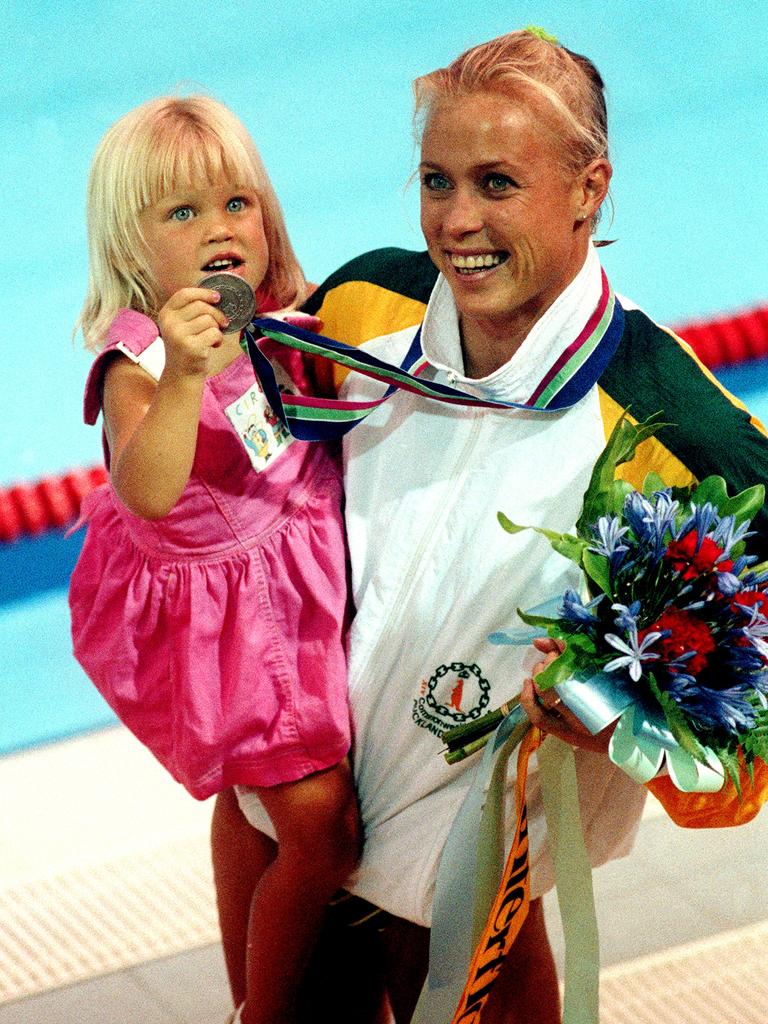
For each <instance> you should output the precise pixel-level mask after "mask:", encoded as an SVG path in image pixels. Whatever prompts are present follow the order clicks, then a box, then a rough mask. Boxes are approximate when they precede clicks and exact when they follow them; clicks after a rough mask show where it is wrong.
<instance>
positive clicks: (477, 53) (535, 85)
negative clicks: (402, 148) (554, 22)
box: [413, 29, 608, 171]
mask: <svg viewBox="0 0 768 1024" xmlns="http://www.w3.org/2000/svg"><path fill="white" fill-rule="evenodd" d="M542 36H543V37H542ZM604 88H605V87H604V84H603V79H602V78H601V76H600V73H599V71H598V70H597V68H596V67H595V66H594V64H593V63H592V61H590V60H589V59H588V58H586V57H582V56H581V55H580V54H578V53H572V52H571V51H570V50H567V49H566V48H565V47H564V46H560V45H558V43H557V42H556V41H554V40H553V39H552V38H551V37H547V36H546V34H545V33H541V34H539V32H536V31H531V30H529V29H524V30H522V31H519V32H509V33H508V34H507V35H504V36H499V37H498V38H497V39H491V40H490V42H487V43H481V44H480V45H479V46H475V47H473V48H472V49H471V50H467V51H466V52H465V53H463V54H461V56H460V57H457V58H456V60H454V61H453V62H452V63H451V64H449V65H448V67H445V68H438V69H437V70H436V71H432V72H431V73H430V74H428V75H422V76H421V77H420V78H417V79H416V81H415V82H414V83H413V89H414V94H415V99H416V109H415V123H416V128H417V133H420V132H421V130H422V128H423V124H424V121H425V120H426V118H427V117H428V116H429V111H430V109H431V107H432V105H433V104H434V103H436V102H437V101H439V100H441V99H446V98H452V97H455V96H459V95H467V94H469V93H477V92H495V93H501V94H502V95H506V96H510V98H512V99H520V98H521V97H526V96H530V95H531V94H533V95H538V96H540V97H542V98H543V99H545V100H546V101H548V102H549V104H550V105H551V107H552V108H553V109H554V111H555V112H556V113H557V114H558V115H559V118H560V121H561V123H562V133H561V145H562V153H563V159H564V162H565V164H566V166H567V167H568V168H569V169H570V170H573V171H578V170H581V169H582V168H583V167H586V166H587V164H589V163H590V162H591V161H592V160H594V159H596V158H598V157H605V158H606V159H608V116H607V113H606V107H605V93H604Z"/></svg>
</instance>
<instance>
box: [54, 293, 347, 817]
mask: <svg viewBox="0 0 768 1024" xmlns="http://www.w3.org/2000/svg"><path fill="white" fill-rule="evenodd" d="M156 339H157V327H156V326H155V324H154V323H153V322H152V321H151V320H150V319H148V318H147V317H145V316H143V315H142V314H140V313H136V312H134V311H132V310H124V311H122V312H121V313H120V314H119V315H118V317H117V318H116V320H115V322H114V323H113V325H112V327H111V329H110V332H109V336H108V342H107V346H106V347H105V349H104V351H103V352H102V353H101V354H100V355H99V357H98V358H97V360H96V362H95V364H94V366H93V369H92V370H91V373H90V376H89V378H88V383H87V385H86V394H85V418H86V421H87V422H89V423H94V422H95V421H96V419H97V417H98V414H99V411H100V405H101V385H102V379H103V374H104V370H105V365H106V364H105V358H109V357H110V354H111V355H112V356H114V351H115V349H118V350H120V351H122V352H124V353H125V354H126V355H128V357H129V358H131V359H133V361H136V362H141V361H142V360H143V359H145V358H148V351H147V350H149V349H150V346H151V345H152V343H153V342H155V341H156ZM158 345H159V346H160V351H161V352H162V342H159V341H158V342H157V343H156V345H155V346H154V351H155V353H157V351H158V349H157V346H158ZM149 362H151V360H149ZM156 375H157V374H156ZM168 443H169V444H173V438H169V439H168ZM107 454H108V453H107ZM341 502H342V487H341V480H340V472H339V467H338V465H337V463H336V461H335V460H334V459H333V458H332V457H331V455H330V454H329V453H328V451H327V449H326V448H325V447H324V446H323V445H320V444H310V443H306V442H302V441H295V440H293V439H292V438H290V437H289V436H288V435H287V434H286V433H285V432H284V431H283V430H282V428H281V426H280V424H279V423H276V422H275V417H274V416H273V414H272V412H271V409H270V408H269V406H268V405H266V403H265V401H264V396H263V394H262V393H261V389H260V387H259V386H258V384H257V383H255V381H254V374H253V370H252V368H251V365H250V362H249V360H248V358H247V356H245V355H242V356H240V357H238V358H237V359H235V361H234V362H233V363H231V364H230V365H229V366H228V367H226V368H225V369H224V370H222V372H221V373H218V374H216V375H215V376H214V377H210V378H209V379H208V380H207V381H206V383H205V392H204V397H203V405H202V413H201V418H200V427H199V431H198V442H197V451H196V453H195V460H194V466H193V470H192V475H191V477H190V480H189V482H188V484H187V486H186V488H185V490H184V492H183V494H182V496H181V498H180V499H179V501H178V503H177V504H176V506H175V507H174V508H173V509H172V511H171V512H170V513H169V514H168V515H167V516H165V517H163V518H162V519H159V520H155V521H149V520H145V519H140V518H138V517H137V516H134V515H133V514H132V513H131V512H129V511H128V510H127V509H126V508H125V506H124V505H123V504H122V503H121V502H120V500H119V498H118V497H117V495H116V494H115V492H114V490H113V488H112V486H111V485H110V484H107V485H105V486H104V487H102V488H99V489H98V490H97V491H95V492H93V494H91V495H89V497H88V499H86V504H85V506H84V518H85V519H86V520H87V522H88V531H87V534H86V538H85V542H84V545H83V550H82V553H81V555H80V559H79V561H78V563H77V566H76V567H75V571H74V573H73V575H72V581H71V586H70V609H71V615H72V637H73V644H74V651H75V656H76V657H77V659H78V661H79V662H80V664H81V665H82V666H83V668H84V669H85V671H86V673H87V674H88V676H89V677H90V678H91V680H92V681H93V682H94V683H95V685H96V686H97V688H98V689H99V691H100V692H101V693H102V695H103V696H104V697H105V698H106V700H107V702H108V703H109V704H110V705H111V707H112V708H113V709H114V711H115V713H116V714H117V716H118V717H119V718H120V719H121V720H122V722H124V724H125V725H126V726H127V727H128V728H129V729H130V730H131V731H132V732H133V733H134V734H135V735H136V736H137V737H138V738H139V739H140V740H141V741H142V743H144V744H146V746H147V747H149V749H150V750H151V751H152V753H153V754H154V755H155V756H156V757H157V758H158V760H159V761H160V762H161V763H162V764H163V765H165V767H166V768H167V769H168V771H169V772H170V773H171V774H172V775H173V777H174V778H175V779H177V780H178V781H179V782H181V783H182V784H183V785H184V786H186V788H187V789H188V790H189V791H190V793H192V795H193V796H195V797H197V798H198V799H204V798H205V797H207V796H210V795H211V794H212V793H215V792H217V791H219V790H221V789H223V788H225V787H227V786H231V785H235V784H240V785H248V786H271V785H275V784H277V783H280V782H287V781H290V780H294V779H298V778H301V777H303V776H305V775H307V774H309V773H311V772H314V771H318V770H320V769H322V768H327V767H329V766H330V765H333V764H336V763H337V762H339V761H340V760H341V759H342V758H343V757H344V755H345V754H346V753H347V751H348V749H349V744H350V729H349V713H348V708H347V675H346V657H345V632H346V628H345V627H346V625H347V560H346V550H345V542H344V529H343V523H342V515H341Z"/></svg>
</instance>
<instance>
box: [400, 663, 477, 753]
mask: <svg viewBox="0 0 768 1024" xmlns="http://www.w3.org/2000/svg"><path fill="white" fill-rule="evenodd" d="M490 693H491V684H490V683H489V682H488V680H487V679H484V678H483V674H482V672H481V671H480V668H479V666H478V665H465V664H464V663H463V662H462V661H452V662H451V663H450V665H441V666H440V667H439V668H438V669H436V671H435V674H434V675H433V676H431V677H430V678H429V679H428V680H427V679H422V681H421V687H420V690H419V696H418V697H417V698H416V700H415V701H414V702H413V720H414V722H415V723H416V724H417V725H419V726H421V728H422V729H428V730H429V731H430V732H432V733H434V734H435V735H436V736H439V735H440V734H441V733H443V732H445V730H446V729H449V728H450V727H451V726H453V725H459V724H460V723H461V722H469V721H471V720H472V719H474V718H479V717H480V715H481V714H482V713H483V711H485V709H486V708H487V707H488V704H489V702H490V699H491V698H490Z"/></svg>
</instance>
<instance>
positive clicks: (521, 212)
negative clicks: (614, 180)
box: [420, 93, 610, 351]
mask: <svg viewBox="0 0 768 1024" xmlns="http://www.w3.org/2000/svg"><path fill="white" fill-rule="evenodd" d="M539 108H543V111H542V109H539ZM555 124H556V123H555V122H554V115H553V114H550V113H549V111H548V110H547V109H546V107H544V104H543V103H539V104H537V105H536V106H532V105H531V104H528V103H525V102H516V101H513V100H511V99H509V98H507V97H504V96H500V95H498V94H495V93H477V94H473V95H468V96H463V97H458V98H452V99H450V100H443V101H438V102H437V103H436V104H435V106H434V107H433V108H432V110H431V112H430V114H429V117H428V120H427V122H426V126H425V130H424V136H423V140H422V150H421V165H420V177H421V226H422V230H423V232H424V237H425V238H426V240H427V246H428V248H429V253H430V256H431V257H432V259H433V261H434V262H435V264H436V265H437V267H438V269H439V270H440V271H442V273H443V275H444V276H445V278H446V279H447V281H448V283H449V284H450V287H451V290H452V292H453V295H454V298H455V300H456V305H457V307H458V310H459V315H460V318H461V324H462V333H463V336H464V339H465V345H466V344H467V342H468V340H470V339H471V338H474V340H475V341H477V342H482V340H483V338H487V337H489V336H490V337H492V338H494V339H495V340H497V341H498V339H499V338H501V337H506V338H508V340H509V342H510V344H511V345H512V346H513V347H512V351H514V347H516V345H517V344H519V342H520V341H522V339H523V338H524V337H525V335H526V334H527V333H528V331H529V330H530V328H531V327H532V326H533V324H534V323H535V322H536V321H537V320H538V319H539V317H540V316H541V315H542V313H544V312H545V310H546V309H547V308H548V307H549V306H550V305H551V304H552V302H553V301H554V300H555V299H556V298H557V296H558V295H559V294H560V293H561V292H562V291H563V289H564V288H565V287H566V286H567V285H568V284H569V283H570V282H571V281H572V280H573V278H574V277H575V276H576V274H577V273H578V272H579V270H580V269H581V267H582V265H583V263H584V260H585V258H586V254H587V246H588V243H589V231H590V227H589V222H590V219H591V217H592V214H593V213H594V212H595V210H596V209H597V207H598V206H599V205H600V202H601V201H602V198H603V196H604V194H605V191H606V190H607V187H608V180H609V178H610V165H609V164H608V162H607V161H605V160H604V161H595V162H594V165H597V164H600V165H601V167H602V165H604V168H603V169H602V171H601V168H600V167H599V168H597V171H598V178H601V183H600V188H598V189H597V190H596V189H595V188H594V181H593V177H594V175H592V176H590V174H589V173H588V171H584V172H581V173H579V174H575V173H573V172H569V171H567V170H565V168H564V167H563V160H562V151H561V150H560V149H559V148H558V140H557V136H556V134H555V130H556V128H555ZM594 165H590V168H591V169H592V170H594V169H595V167H594ZM602 179H604V180H602ZM603 185H604V187H602V186H603ZM598 193H599V194H598Z"/></svg>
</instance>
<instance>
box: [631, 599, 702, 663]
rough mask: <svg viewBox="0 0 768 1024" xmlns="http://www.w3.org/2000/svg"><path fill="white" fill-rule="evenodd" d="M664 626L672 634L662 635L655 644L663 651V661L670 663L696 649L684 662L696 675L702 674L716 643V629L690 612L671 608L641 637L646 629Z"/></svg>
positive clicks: (660, 629)
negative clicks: (714, 635) (711, 628)
mask: <svg viewBox="0 0 768 1024" xmlns="http://www.w3.org/2000/svg"><path fill="white" fill-rule="evenodd" d="M662 630H669V631H670V632H669V636H664V637H662V638H661V640H658V641H657V642H656V643H655V644H654V646H653V650H654V651H655V652H656V653H658V654H660V655H661V661H662V662H666V663H667V664H668V663H669V662H671V661H676V660H677V659H678V658H679V657H680V656H681V655H683V654H688V653H689V651H694V652H695V653H694V656H693V657H692V658H689V659H688V661H686V662H684V665H685V669H684V671H685V672H689V673H690V674H691V675H692V676H696V675H698V674H699V672H701V670H702V669H703V668H704V667H705V666H706V664H707V659H708V657H709V655H710V654H711V653H712V651H714V649H715V646H716V645H715V640H714V637H713V636H712V631H711V630H710V628H709V626H708V625H707V624H706V622H702V621H701V619H697V618H696V616H695V615H691V613H690V612H683V611H679V610H678V609H677V608H667V610H666V611H664V612H662V613H661V615H660V616H659V617H658V619H657V620H656V621H655V622H654V623H653V625H652V626H649V627H648V629H644V630H642V631H641V632H640V633H639V634H638V637H639V639H641V640H642V638H643V637H644V636H645V634H646V633H651V632H661V631H662Z"/></svg>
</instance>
